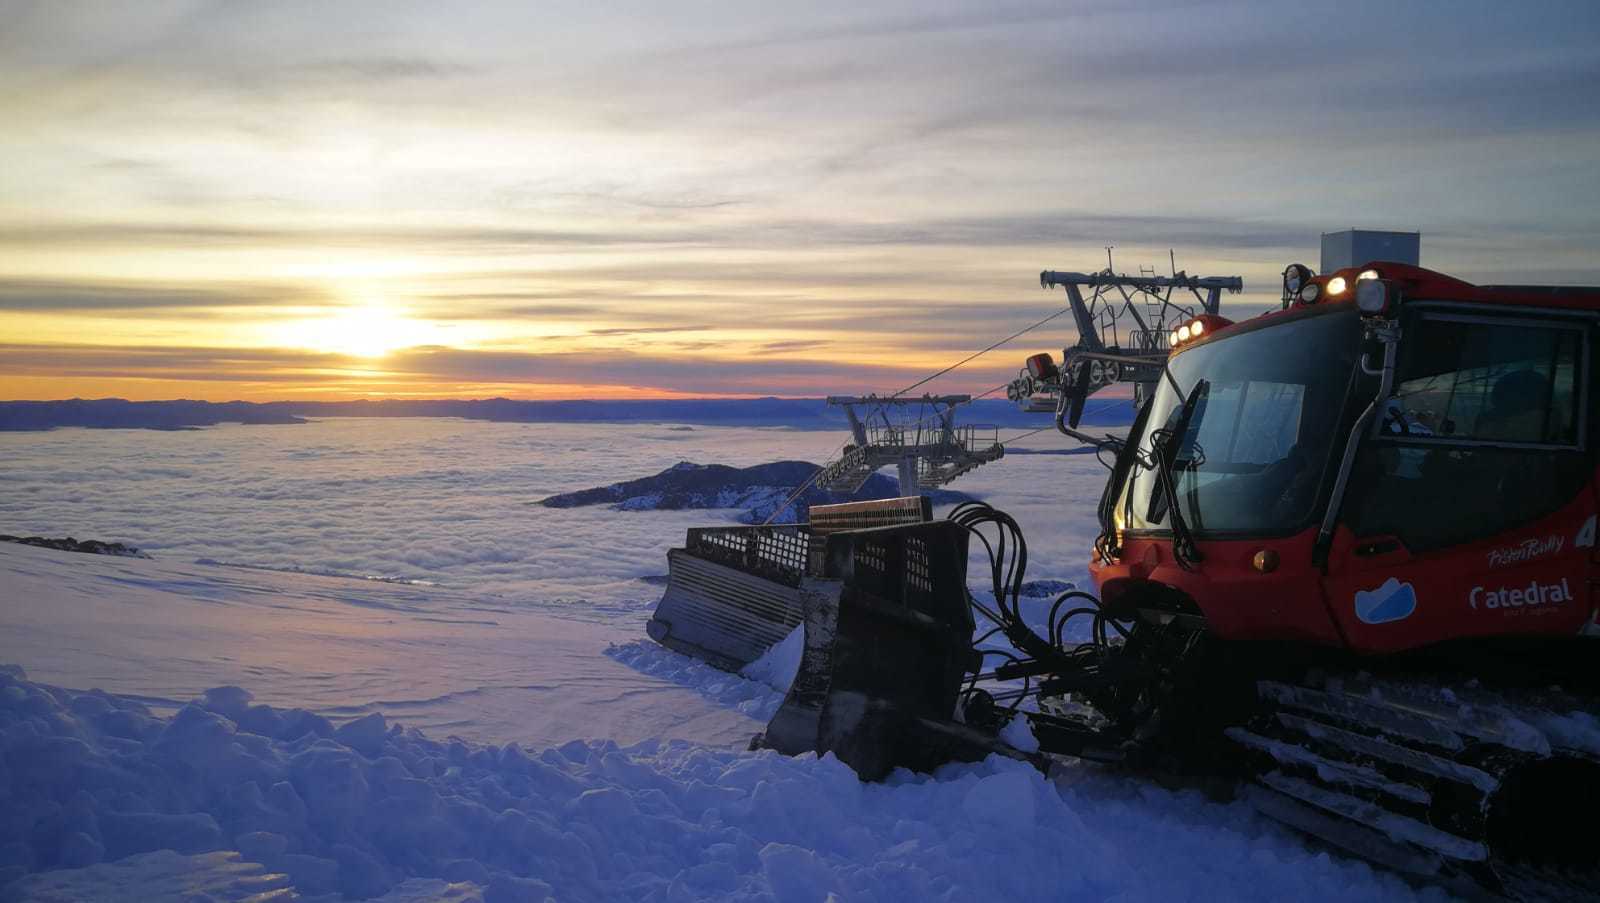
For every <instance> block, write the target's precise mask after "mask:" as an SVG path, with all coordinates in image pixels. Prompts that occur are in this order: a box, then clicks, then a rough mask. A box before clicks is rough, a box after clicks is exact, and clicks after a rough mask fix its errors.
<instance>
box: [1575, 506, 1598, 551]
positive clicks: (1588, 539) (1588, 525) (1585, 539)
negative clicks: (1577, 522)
mask: <svg viewBox="0 0 1600 903" xmlns="http://www.w3.org/2000/svg"><path fill="white" fill-rule="evenodd" d="M1594 519H1595V515H1593V514H1591V515H1589V519H1588V520H1586V521H1584V522H1583V526H1582V527H1580V528H1578V538H1577V539H1574V540H1573V541H1572V547H1573V548H1574V549H1592V548H1594Z"/></svg>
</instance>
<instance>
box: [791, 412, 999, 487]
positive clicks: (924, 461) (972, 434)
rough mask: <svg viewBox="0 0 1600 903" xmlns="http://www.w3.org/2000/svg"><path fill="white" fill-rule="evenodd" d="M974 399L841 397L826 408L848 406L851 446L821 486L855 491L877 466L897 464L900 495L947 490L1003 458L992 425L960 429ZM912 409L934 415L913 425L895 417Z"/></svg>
mask: <svg viewBox="0 0 1600 903" xmlns="http://www.w3.org/2000/svg"><path fill="white" fill-rule="evenodd" d="M971 400H972V396H970V395H923V396H921V397H919V398H906V397H900V396H879V395H865V396H843V395H835V396H830V397H829V398H828V404H829V405H834V406H838V407H842V408H844V413H845V416H846V417H848V418H849V419H850V435H851V442H850V444H848V445H846V446H845V448H844V453H843V454H842V455H840V456H839V457H838V458H836V459H834V460H832V461H830V462H828V463H827V464H826V465H825V466H824V467H823V468H822V473H821V474H819V475H818V477H817V484H818V485H820V486H821V487H823V488H824V489H828V490H830V491H833V492H841V493H846V494H849V493H853V492H855V491H856V490H858V489H860V488H861V486H862V484H864V483H865V482H866V481H867V478H868V477H870V476H872V474H873V473H875V472H876V471H877V470H878V468H880V467H884V466H886V465H891V464H892V465H894V466H895V467H896V468H897V470H898V473H899V477H900V495H902V496H910V495H916V494H917V493H918V492H919V491H920V487H923V486H943V485H945V484H946V483H949V482H950V481H951V480H954V479H955V478H957V477H959V476H961V475H962V474H964V473H968V472H970V471H972V470H975V469H977V468H979V467H982V466H983V465H985V464H988V463H989V462H991V461H997V460H999V459H1000V458H1001V457H1002V456H1003V455H1004V454H1005V447H1004V446H1002V445H1001V444H1000V441H999V440H1000V437H999V430H998V429H997V428H995V427H993V426H976V425H965V426H961V425H957V424H956V408H957V407H958V406H959V405H963V404H966V403H967V402H969V401H971ZM912 406H917V407H918V408H919V409H921V408H928V409H932V411H933V412H934V413H933V415H932V416H928V417H922V418H920V419H918V420H916V421H915V422H910V423H908V422H906V421H907V419H908V418H906V417H903V416H902V417H896V418H891V417H890V416H889V414H890V412H891V411H893V412H896V413H900V412H904V411H906V410H907V409H908V408H911V407H912ZM863 409H864V410H863Z"/></svg>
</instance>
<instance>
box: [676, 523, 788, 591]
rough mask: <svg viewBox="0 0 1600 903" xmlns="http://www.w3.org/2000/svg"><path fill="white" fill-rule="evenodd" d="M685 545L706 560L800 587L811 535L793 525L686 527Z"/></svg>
mask: <svg viewBox="0 0 1600 903" xmlns="http://www.w3.org/2000/svg"><path fill="white" fill-rule="evenodd" d="M685 545H686V546H687V548H688V550H689V551H690V552H691V553H693V554H694V555H696V556H698V557H700V558H704V559H706V560H707V561H715V562H717V563H719V564H725V565H727V566H729V567H732V568H738V569H739V570H741V571H744V572H745V573H747V574H755V575H757V576H760V577H765V578H767V579H769V580H774V581H777V582H779V583H786V584H788V585H790V586H799V585H800V581H801V579H802V578H804V577H805V574H806V566H807V562H808V559H809V556H810V550H811V535H810V534H809V533H807V532H805V531H804V530H802V529H800V528H799V527H796V526H793V525H787V526H779V527H697V528H692V529H690V530H689V539H688V542H687V543H686V544H685Z"/></svg>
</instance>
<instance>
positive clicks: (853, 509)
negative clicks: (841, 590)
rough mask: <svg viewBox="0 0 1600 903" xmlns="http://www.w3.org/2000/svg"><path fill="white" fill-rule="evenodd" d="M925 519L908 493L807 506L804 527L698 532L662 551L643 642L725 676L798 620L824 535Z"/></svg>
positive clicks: (819, 568) (922, 507) (926, 509)
mask: <svg viewBox="0 0 1600 903" xmlns="http://www.w3.org/2000/svg"><path fill="white" fill-rule="evenodd" d="M931 517H932V509H931V506H930V505H929V503H928V500H927V499H926V498H923V497H921V496H910V497H907V498H898V499H879V500H875V501H867V502H848V503H845V504H840V505H814V506H812V508H811V522H810V523H809V524H780V525H776V526H770V527H769V526H762V527H701V528H694V529H691V530H689V534H688V537H687V538H686V539H685V541H684V545H683V548H681V549H672V550H671V551H669V552H668V553H667V565H668V573H669V577H668V582H667V591H666V593H665V595H663V596H662V598H661V601H660V603H658V604H657V605H656V611H655V614H654V616H652V617H651V619H650V622H649V623H648V624H647V625H646V627H645V629H646V632H648V633H649V635H650V638H651V639H653V640H655V641H656V642H658V643H660V644H661V645H663V646H666V647H667V648H668V649H672V650H674V651H676V652H681V653H683V654H684V655H688V656H692V657H694V658H698V659H701V660H702V661H705V662H706V663H708V664H711V665H714V666H716V667H718V668H721V669H723V670H725V671H739V670H740V669H742V668H744V667H745V666H746V665H748V664H750V663H751V662H753V661H755V660H756V659H757V658H760V657H761V654H762V653H763V652H765V651H767V649H768V648H770V647H771V646H773V645H774V644H776V643H777V642H778V641H780V640H782V639H783V638H784V637H786V636H788V635H789V633H790V631H792V630H793V629H794V628H795V626H796V625H797V624H799V623H800V621H801V619H802V617H804V613H805V608H804V606H803V604H802V602H801V584H802V583H803V582H804V581H805V580H806V579H808V578H811V577H819V576H821V575H822V572H823V552H824V547H825V543H826V537H827V536H829V535H830V534H833V533H838V532H842V531H846V530H855V529H861V528H871V527H881V526H886V525H891V524H906V523H923V522H926V521H928V520H929V519H930V518H931Z"/></svg>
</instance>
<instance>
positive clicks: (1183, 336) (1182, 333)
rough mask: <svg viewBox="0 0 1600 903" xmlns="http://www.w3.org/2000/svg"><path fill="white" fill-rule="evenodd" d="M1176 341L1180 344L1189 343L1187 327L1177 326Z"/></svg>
mask: <svg viewBox="0 0 1600 903" xmlns="http://www.w3.org/2000/svg"><path fill="white" fill-rule="evenodd" d="M1178 341H1180V342H1187V341H1189V327H1187V326H1179V327H1178Z"/></svg>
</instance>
